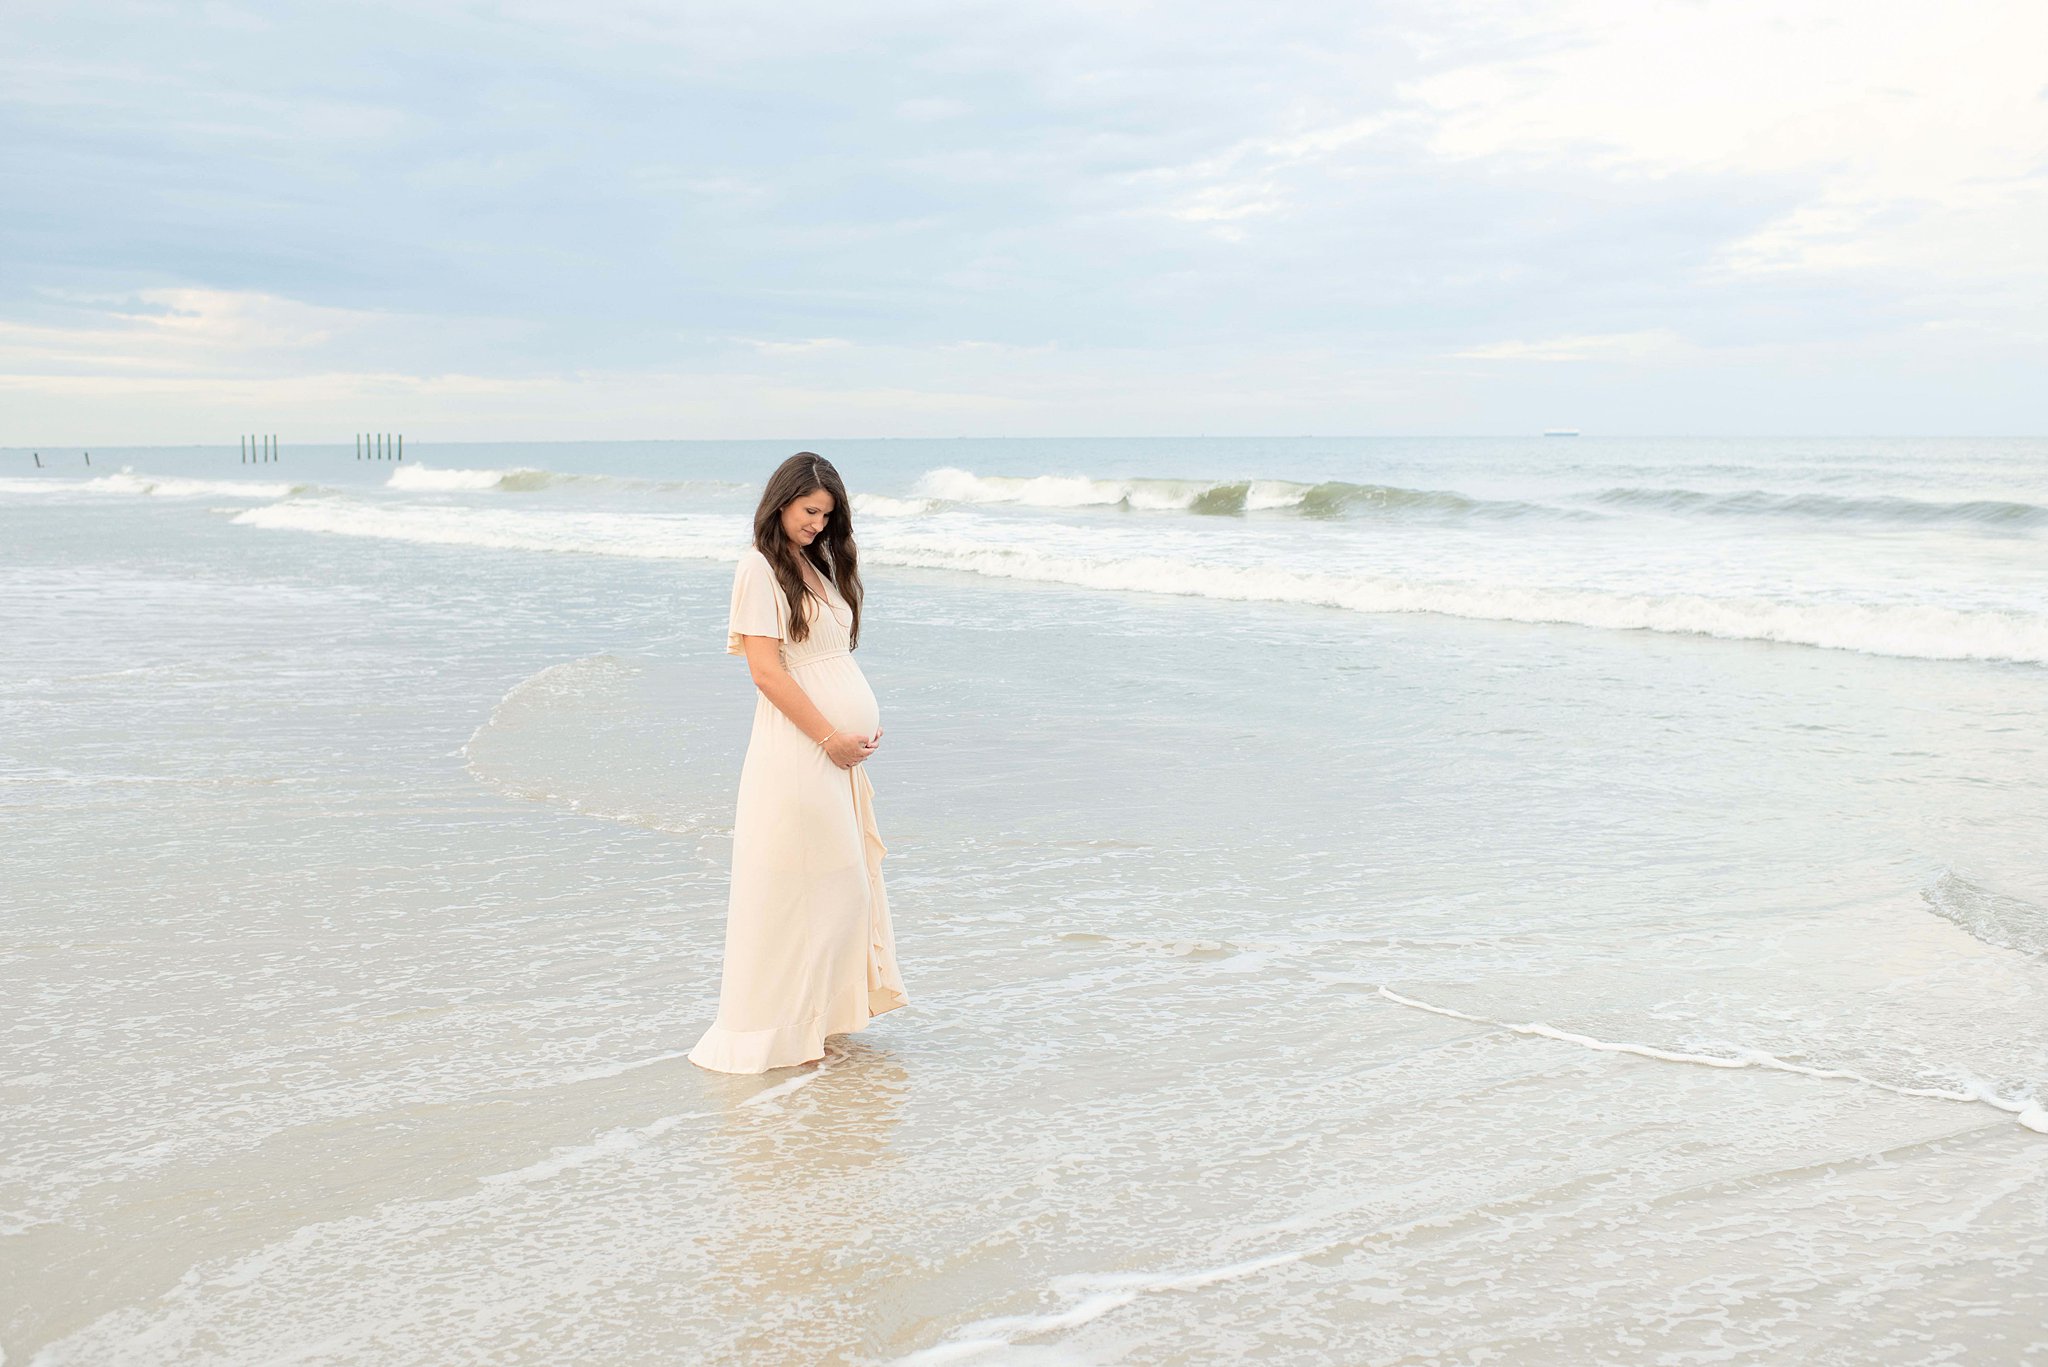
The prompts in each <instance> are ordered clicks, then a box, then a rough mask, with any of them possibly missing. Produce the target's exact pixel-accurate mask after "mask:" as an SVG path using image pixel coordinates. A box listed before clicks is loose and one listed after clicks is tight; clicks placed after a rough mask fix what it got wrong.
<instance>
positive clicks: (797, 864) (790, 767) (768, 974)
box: [690, 546, 910, 1073]
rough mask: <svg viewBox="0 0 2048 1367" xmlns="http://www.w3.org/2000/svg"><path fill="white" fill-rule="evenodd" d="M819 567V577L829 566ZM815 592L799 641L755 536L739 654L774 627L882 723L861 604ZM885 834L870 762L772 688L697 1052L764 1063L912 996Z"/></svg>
mask: <svg viewBox="0 0 2048 1367" xmlns="http://www.w3.org/2000/svg"><path fill="white" fill-rule="evenodd" d="M821 577H822V576H821ZM825 587H826V593H827V599H828V601H827V602H826V603H822V604H821V603H820V602H819V601H818V599H817V598H816V597H814V596H811V595H806V596H805V598H804V611H805V612H806V613H807V614H808V615H809V618H810V622H811V630H810V635H809V636H808V637H806V638H805V639H804V640H803V641H800V642H797V643H794V644H792V643H791V642H790V640H789V631H788V626H789V602H788V599H787V598H785V597H784V595H783V592H782V586H781V585H779V584H778V583H776V582H775V571H774V569H773V568H771V567H770V565H769V563H768V557H767V556H765V555H763V554H762V553H761V552H760V551H759V550H758V549H756V548H754V547H751V546H750V547H748V548H747V553H746V554H745V555H743V556H741V557H740V563H739V568H738V570H737V571H736V572H735V573H734V575H733V581H732V615H731V617H730V618H729V619H728V621H727V623H726V626H727V630H726V637H725V649H726V653H727V654H728V655H745V654H746V648H745V646H743V645H742V644H741V642H740V637H741V636H773V637H776V638H777V639H778V640H780V641H781V642H782V647H781V651H782V662H783V664H784V666H786V667H787V668H788V670H789V672H790V674H791V676H792V677H794V678H795V679H796V681H797V682H798V683H799V684H801V685H802V686H803V690H804V692H805V693H806V694H808V695H809V696H810V699H811V701H812V702H814V703H816V704H817V705H818V710H819V711H821V712H823V713H824V714H825V717H826V720H828V721H830V722H831V723H832V724H833V725H834V726H835V727H837V728H838V729H840V730H841V731H853V732H857V733H859V734H861V735H864V736H871V735H873V734H874V732H875V728H876V727H877V726H878V725H880V724H881V709H880V707H879V705H878V704H877V703H876V702H875V695H874V691H873V690H872V689H870V688H869V687H868V681H867V678H866V677H865V676H864V675H863V674H862V673H861V672H860V666H859V665H857V664H855V663H854V662H853V655H852V654H851V653H850V652H849V651H848V650H847V633H848V631H849V629H850V628H851V627H852V625H853V609H852V608H851V607H849V606H848V605H847V602H846V600H845V599H844V598H842V597H840V596H839V586H838V585H837V584H834V583H832V582H831V581H830V580H826V581H825ZM887 852H888V847H887V846H885V845H883V844H882V837H881V834H880V832H879V831H878V830H877V829H876V827H875V808H874V787H873V785H872V784H870V783H869V782H868V769H867V765H866V764H865V763H862V764H856V765H854V766H853V767H852V768H851V769H841V768H840V767H839V766H838V765H836V764H834V763H833V762H832V761H831V760H830V759H828V758H827V757H826V755H825V751H824V750H823V749H822V748H821V747H820V746H819V745H818V744H817V742H815V741H813V740H812V739H811V738H810V737H808V736H806V735H805V734H804V733H803V732H802V731H799V730H798V729H797V727H796V724H795V723H794V722H792V721H790V719H789V718H788V717H785V716H783V715H782V710H781V709H780V708H778V707H777V706H776V705H775V704H774V703H772V702H770V701H768V697H767V695H766V694H763V693H758V692H757V693H756V695H755V698H754V730H753V734H752V735H751V736H750V737H749V738H748V741H747V758H746V762H745V764H744V765H742V767H741V769H740V792H739V804H738V807H737V809H736V811H735V813H734V816H733V825H732V887H731V891H730V893H729V895H728V900H727V903H726V912H725V969H724V973H723V976H722V978H721V979H720V983H719V991H718V1019H717V1021H716V1022H715V1023H714V1024H713V1025H712V1027H711V1028H710V1029H709V1030H707V1031H705V1032H704V1037H703V1038H702V1039H700V1040H698V1041H697V1046H696V1047H695V1048H694V1049H692V1050H690V1062H692V1063H695V1064H697V1065H699V1066H700V1067H704V1068H710V1069H713V1070H715V1071H717V1072H721V1073H759V1072H765V1071H766V1070H768V1069H770V1068H787V1067H791V1066H793V1065H795V1064H799V1063H806V1062H809V1061H810V1060H812V1059H817V1058H823V1057H824V1056H825V1036H827V1035H837V1034H843V1033H846V1032H849V1031H855V1030H862V1029H865V1028H866V1027H867V1023H868V1020H869V1018H870V1017H873V1016H879V1015H881V1014H882V1013H883V1012H884V1011H893V1010H895V1009H896V1008H897V1007H899V1006H906V1005H908V1004H909V1000H910V999H909V997H908V996H906V995H905V993H904V991H903V979H902V977H901V975H900V974H899V972H898V971H897V966H896V940H895V934H894V932H893V930H892V929H891V927H890V924H889V900H888V897H887V896H886V895H885V894H884V892H883V891H882V856H883V855H884V854H885V853H887Z"/></svg>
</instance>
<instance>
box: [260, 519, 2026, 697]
mask: <svg viewBox="0 0 2048 1367" xmlns="http://www.w3.org/2000/svg"><path fill="white" fill-rule="evenodd" d="M957 516H959V517H962V518H965V517H967V516H968V515H966V514H958V515H957ZM234 520H235V521H236V522H237V523H240V524H242V525H244V526H251V527H268V528H275V529H285V530H295V531H310V532H327V533H333V534H339V535H345V536H365V537H381V538H386V539H391V540H398V541H414V542H420V543H424V544H434V545H466V546H478V547H491V548H497V549H504V550H527V551H549V552H556V553H569V554H587V555H616V556H625V557H631V558H636V559H656V560H667V559H683V560H731V559H735V558H737V556H738V555H739V553H740V551H741V550H742V549H743V548H744V547H745V545H746V531H745V524H744V521H743V520H742V519H739V518H736V517H732V516H730V515H724V514H711V513H697V514H673V515H663V516H655V515H647V514H633V513H569V512H549V513H545V514H541V513H522V512H516V511H511V510H504V509H483V508H468V507H446V508H441V507H422V506H397V507H391V506H379V505H374V504H367V503H358V502H352V501H346V500H334V499H323V500H319V501H309V502H301V501H287V502H280V503H271V504H267V505H265V506H263V507H258V508H251V509H248V510H246V511H244V512H242V513H239V514H237V515H236V517H235V519H234ZM1005 531H1006V534H1007V536H1008V539H1009V544H1007V545H1004V544H992V543H991V538H990V536H989V535H988V533H987V532H986V530H985V529H983V528H981V527H979V526H974V525H969V524H968V523H964V522H963V523H952V524H949V523H946V522H944V520H943V519H916V520H910V519H905V520H904V522H903V528H902V529H900V530H890V529H889V523H888V522H886V521H885V522H883V523H881V524H880V525H879V526H878V527H877V528H876V530H875V532H874V533H873V534H871V535H870V536H869V537H866V538H864V539H863V545H862V549H861V554H862V557H863V559H864V560H865V561H866V562H867V563H869V564H881V565H898V566H903V567H907V568H917V569H938V570H953V571H961V572H966V573H970V574H979V575H985V576H987V577H990V578H997V579H1015V580H1025V581H1031V582H1037V583H1048V584H1063V585H1070V586H1073V587H1077V588H1088V589H1103V590H1109V591H1118V592H1139V593H1161V594H1173V595H1179V596H1191V597H1199V598H1213V599H1220V600H1228V601H1237V602H1267V603H1292V604H1300V605H1304V606H1316V607H1330V608H1340V609H1343V610H1346V611H1350V612H1360V613H1434V614H1437V615H1440V616H1447V617H1464V618H1472V619H1477V620H1482V621H1498V622H1522V623H1530V624H1556V625H1563V626H1582V627H1595V628H1599V629H1603V630H1609V631H1648V632H1658V633H1665V634H1673V635H1694V636H1710V637H1718V638H1720V639H1724V640H1735V641H1767V642H1775V643H1780V644H1785V645H1802V646H1818V647H1821V648H1824V649H1830V650H1851V651H1858V652H1862V653H1864V654H1871V655H1893V656H1901V657H1905V658H1910V659H1927V660H2002V661H2012V662H2017V663H2028V664H2040V663H2048V616H2043V615H2038V614H2027V613H2017V612H2010V613H2008V612H1996V611H1988V610H1977V609H1963V608H1951V607H1945V606H1940V605H1936V604H1920V603H1888V604H1870V603H1845V602H1832V601H1808V602H1799V601H1788V600H1783V599H1772V598H1766V597H1758V596H1753V595H1752V596H1735V595H1727V596H1709V595H1705V594H1698V593H1665V594H1656V593H1642V592H1633V591H1628V590H1622V589H1608V588H1576V587H1556V586H1544V585H1532V584H1525V583H1518V582H1510V581H1487V580H1455V581H1454V580H1438V579H1433V578H1430V577H1427V576H1426V575H1420V574H1417V575H1405V574H1386V573H1365V572H1339V571H1328V570H1307V569H1296V568H1290V567H1285V566H1274V565H1232V564H1220V563H1190V562H1189V561H1187V560H1185V559H1179V558H1173V557H1168V556H1155V555H1133V554H1128V553H1119V552H1118V551H1117V550H1116V549H1115V548H1109V549H1106V550H1104V551H1102V552H1099V553H1094V554H1088V553H1081V552H1079V551H1077V550H1075V549H1072V548H1071V547H1070V546H1069V545H1068V544H1067V543H1065V542H1056V543H1046V544H1047V545H1048V546H1050V547H1051V548H1050V549H1041V548H1038V547H1033V546H1031V545H1029V544H1028V542H1026V541H1025V540H1024V539H1023V538H1024V536H1025V535H1026V529H1023V528H1006V529H1005Z"/></svg>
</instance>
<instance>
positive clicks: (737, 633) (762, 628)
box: [725, 546, 789, 655]
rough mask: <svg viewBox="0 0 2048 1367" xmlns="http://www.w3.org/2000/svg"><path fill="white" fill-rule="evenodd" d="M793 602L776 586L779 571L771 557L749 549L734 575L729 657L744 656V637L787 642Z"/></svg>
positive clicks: (727, 640) (728, 624) (728, 625)
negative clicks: (771, 564)
mask: <svg viewBox="0 0 2048 1367" xmlns="http://www.w3.org/2000/svg"><path fill="white" fill-rule="evenodd" d="M788 619H789V600H788V599H786V598H784V597H783V594H782V585H780V584H778V583H776V582H775V570H774V568H773V567H771V566H770V565H769V563H768V557H767V556H765V555H763V554H761V552H760V551H759V550H757V549H756V548H754V547H752V546H749V547H748V548H747V553H746V554H745V555H743V556H741V557H740V563H739V567H738V568H737V569H735V570H734V571H733V575H732V613H731V615H730V616H728V617H727V618H726V623H725V653H726V654H728V655H744V654H746V653H747V648H746V646H745V645H743V644H741V642H740V637H742V636H773V637H774V638H775V639H776V640H778V641H780V640H787V639H788V636H789V632H788V631H787V630H786V627H785V624H786V623H787V621H788Z"/></svg>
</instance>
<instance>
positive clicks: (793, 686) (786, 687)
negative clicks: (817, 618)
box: [740, 636, 879, 769]
mask: <svg viewBox="0 0 2048 1367" xmlns="http://www.w3.org/2000/svg"><path fill="white" fill-rule="evenodd" d="M740 642H741V643H742V644H743V645H744V646H745V647H746V652H747V670H748V672H749V673H751V674H752V675H753V676H754V687H756V688H758V689H760V690H761V692H762V694H763V695H764V696H765V697H766V698H767V699H768V701H769V702H772V703H774V704H775V706H776V709H777V710H778V711H780V712H781V713H782V715H783V716H785V717H788V718H789V720H790V722H791V723H792V724H793V725H794V726H795V727H796V729H797V730H799V731H801V732H803V733H804V734H805V735H806V736H809V737H810V738H811V739H812V740H814V741H816V742H817V743H818V744H819V745H821V746H823V747H824V750H825V754H826V755H827V756H828V757H829V758H830V759H831V761H832V762H833V763H834V764H836V765H838V766H839V767H840V768H842V769H851V768H852V767H853V766H854V765H856V764H858V763H860V762H861V761H862V760H864V759H866V758H867V757H868V756H869V755H872V754H873V753H874V752H875V746H874V743H873V741H874V740H876V739H879V737H875V738H871V737H868V736H860V735H855V734H854V733H853V732H851V731H841V730H839V729H838V728H837V727H835V726H833V725H832V723H831V722H830V721H829V720H827V719H826V716H825V714H824V713H823V712H820V711H819V710H818V705H817V704H816V703H814V702H812V701H811V695H810V694H808V693H806V692H804V686H803V685H802V684H800V683H798V682H797V681H796V680H795V679H794V678H792V677H791V676H790V672H789V671H788V670H787V669H784V668H783V667H782V649H781V647H782V642H780V641H778V640H776V639H775V638H774V637H773V636H741V637H740Z"/></svg>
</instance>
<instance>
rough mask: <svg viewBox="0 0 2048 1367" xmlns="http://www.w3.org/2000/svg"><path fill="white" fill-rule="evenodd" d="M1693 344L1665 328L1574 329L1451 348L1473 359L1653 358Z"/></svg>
mask: <svg viewBox="0 0 2048 1367" xmlns="http://www.w3.org/2000/svg"><path fill="white" fill-rule="evenodd" d="M1690 350H1692V347H1691V345H1690V344H1689V343H1687V342H1686V340H1685V339H1684V338H1683V337H1680V336H1679V335H1678V334H1677V333H1675V332H1672V331H1670V330H1669V329H1667V328H1653V329H1650V330H1648V331H1644V332H1604V333H1577V334H1574V335H1571V336H1565V337H1546V338H1543V339H1542V340H1540V341H1533V342H1523V341H1511V342H1490V343H1488V344H1486V345H1484V346H1476V347H1467V348H1466V349H1464V350H1463V351H1456V352H1452V353H1451V354H1452V356H1453V357H1455V358H1457V359H1460V360H1473V361H1653V360H1668V359H1671V358H1673V357H1677V356H1681V355H1683V354H1685V353H1687V352H1688V351H1690Z"/></svg>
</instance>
